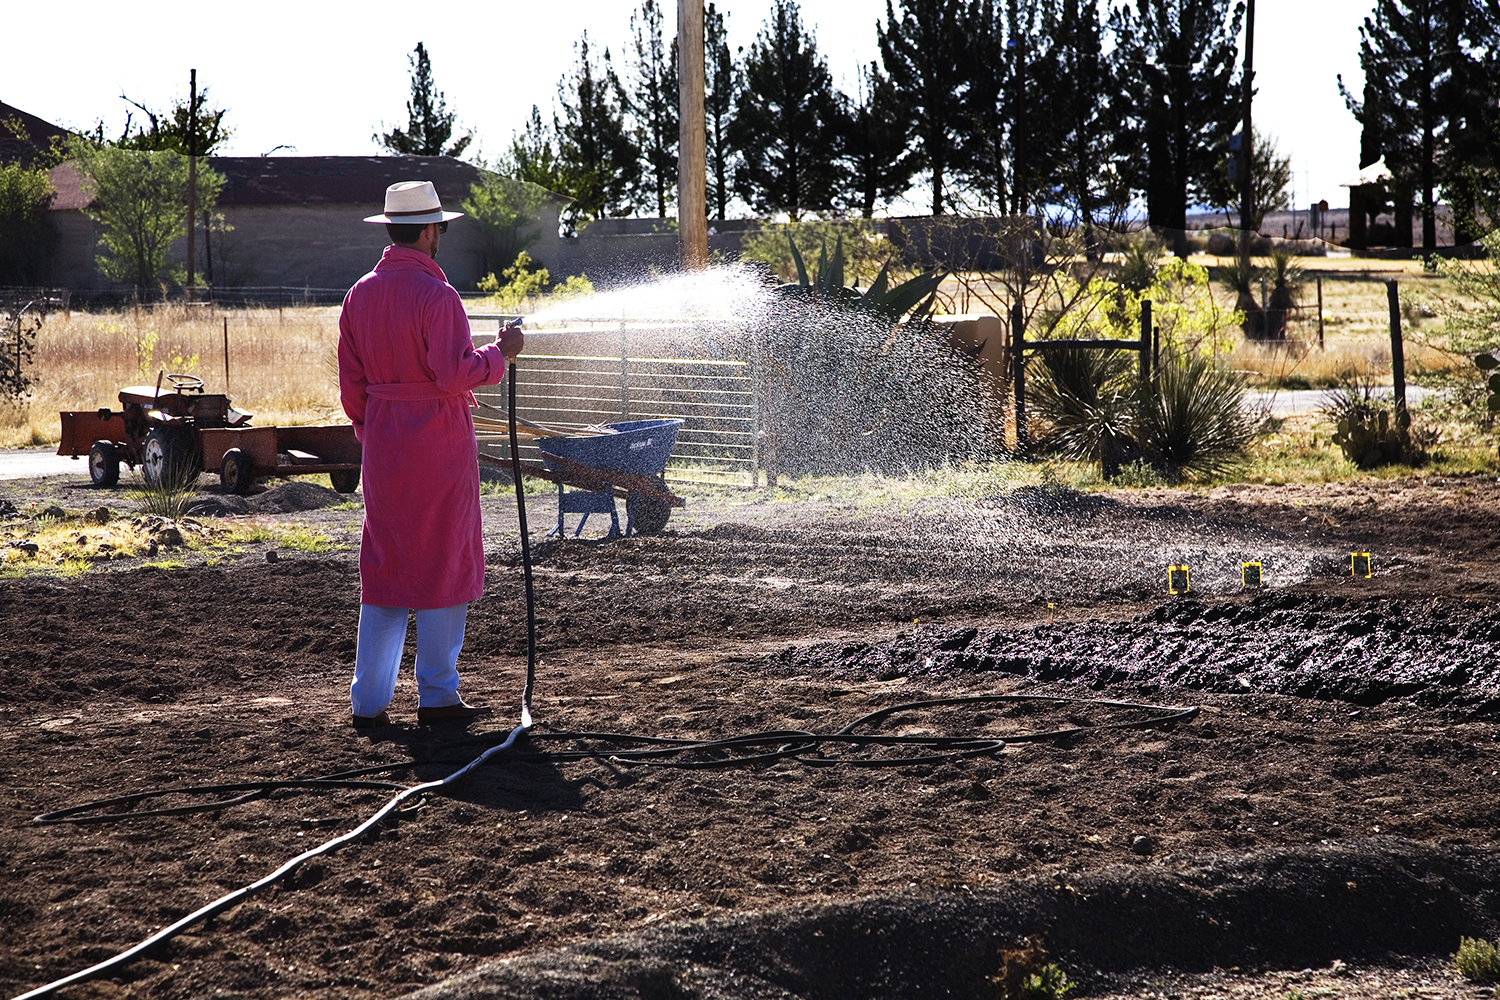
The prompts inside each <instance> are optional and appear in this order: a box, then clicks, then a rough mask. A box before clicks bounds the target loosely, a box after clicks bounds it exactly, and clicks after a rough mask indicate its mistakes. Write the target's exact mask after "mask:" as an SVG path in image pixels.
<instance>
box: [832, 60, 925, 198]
mask: <svg viewBox="0 0 1500 1000" xmlns="http://www.w3.org/2000/svg"><path fill="white" fill-rule="evenodd" d="M846 101H847V99H846ZM905 112H906V108H905V107H904V106H903V103H902V101H901V98H900V95H899V94H898V93H897V91H896V85H895V83H893V82H892V81H891V79H890V78H889V77H887V76H885V75H884V74H883V73H881V72H880V67H879V66H877V65H876V64H875V63H873V62H872V63H870V64H869V65H868V66H866V67H865V69H864V72H863V73H862V74H861V75H860V90H859V97H858V100H857V101H851V102H848V107H847V109H846V111H845V116H844V117H845V120H846V122H847V124H848V128H847V131H846V132H845V134H844V138H843V143H842V146H841V148H842V151H843V161H844V166H845V169H846V170H847V171H848V188H847V195H846V197H845V201H846V202H847V203H848V205H849V207H851V208H853V209H855V210H857V211H858V212H859V214H860V215H862V216H863V217H864V218H866V219H868V218H871V217H872V216H873V215H874V214H875V206H876V204H877V203H878V202H886V203H889V202H890V201H891V200H893V199H895V198H897V197H900V196H901V194H903V193H904V192H905V191H906V188H907V186H908V185H909V184H910V183H911V178H912V174H913V173H914V172H915V166H914V164H915V162H916V156H915V154H914V153H913V152H912V151H911V150H910V148H909V142H910V135H911V132H910V126H908V125H907V118H906V114H905Z"/></svg>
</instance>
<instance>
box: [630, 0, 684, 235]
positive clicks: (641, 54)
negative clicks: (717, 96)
mask: <svg viewBox="0 0 1500 1000" xmlns="http://www.w3.org/2000/svg"><path fill="white" fill-rule="evenodd" d="M630 34H631V49H632V55H633V57H634V58H633V59H632V60H631V68H632V70H633V71H634V72H633V77H632V80H631V90H630V95H629V96H630V105H629V108H630V112H631V114H632V115H633V116H634V118H635V120H636V125H637V129H638V131H639V134H640V144H641V157H642V160H643V165H644V167H645V170H644V171H643V179H644V184H643V185H642V188H643V193H644V194H646V195H648V196H649V197H654V199H655V201H656V216H657V218H659V219H664V218H666V217H667V203H668V202H672V201H676V200H677V138H678V135H677V133H678V128H677V117H678V116H677V39H676V37H675V36H674V37H673V38H672V40H671V41H670V43H669V42H668V41H666V39H665V38H664V37H663V35H662V12H661V4H660V3H659V2H658V0H641V5H640V7H639V8H637V9H636V10H635V12H634V13H632V14H631V15H630Z"/></svg>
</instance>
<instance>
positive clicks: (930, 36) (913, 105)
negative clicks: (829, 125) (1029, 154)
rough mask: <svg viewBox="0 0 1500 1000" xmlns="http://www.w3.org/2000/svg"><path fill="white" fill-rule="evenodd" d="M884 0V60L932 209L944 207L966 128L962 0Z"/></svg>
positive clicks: (879, 31) (880, 34)
mask: <svg viewBox="0 0 1500 1000" xmlns="http://www.w3.org/2000/svg"><path fill="white" fill-rule="evenodd" d="M899 2H900V7H901V10H900V13H899V14H898V13H897V12H896V10H895V8H894V7H893V6H892V4H891V0H886V8H885V10H886V23H885V24H884V25H883V26H881V25H877V26H876V33H877V35H878V38H879V42H880V59H881V62H882V64H883V65H884V67H885V72H886V74H887V75H888V76H889V77H890V80H891V84H892V86H893V87H894V90H895V92H896V93H898V94H900V95H901V96H902V98H904V102H905V105H906V107H905V109H904V110H905V117H906V120H908V121H910V122H912V123H914V127H913V133H914V137H915V139H916V143H917V148H918V150H919V151H920V155H921V163H922V166H923V167H924V168H925V169H926V171H927V173H928V175H929V177H930V180H931V190H932V214H933V215H942V214H943V212H944V209H945V208H946V203H945V197H946V191H945V189H944V185H945V184H946V183H947V181H948V179H949V170H950V162H949V161H950V157H951V156H952V152H953V150H954V149H955V148H956V146H957V145H958V142H957V140H958V137H959V135H960V133H961V131H962V128H963V124H964V118H963V114H964V112H963V104H962V99H963V95H964V91H965V85H966V82H967V79H968V77H967V75H966V74H967V69H968V65H967V59H966V44H965V30H964V23H963V13H964V4H963V0H899Z"/></svg>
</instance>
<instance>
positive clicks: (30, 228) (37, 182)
mask: <svg viewBox="0 0 1500 1000" xmlns="http://www.w3.org/2000/svg"><path fill="white" fill-rule="evenodd" d="M0 127H3V128H5V129H7V130H8V131H10V132H11V133H12V134H15V135H17V137H18V138H24V136H25V132H26V130H25V128H24V126H22V125H21V123H20V122H18V121H7V122H0ZM48 165H50V160H49V159H48V158H45V157H39V158H38V159H37V160H35V161H34V162H31V163H22V162H16V163H3V164H0V285H40V284H43V283H45V282H46V280H47V271H48V264H49V262H50V260H51V257H52V252H53V251H54V250H55V249H56V247H57V238H58V237H57V230H56V229H55V228H54V227H53V226H52V221H51V217H50V214H49V212H50V209H51V207H52V199H53V197H55V196H56V194H57V189H56V187H54V186H53V184H52V180H51V178H50V177H48V176H47V166H48Z"/></svg>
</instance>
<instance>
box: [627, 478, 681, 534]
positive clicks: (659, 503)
mask: <svg viewBox="0 0 1500 1000" xmlns="http://www.w3.org/2000/svg"><path fill="white" fill-rule="evenodd" d="M655 482H656V485H657V488H659V489H661V490H663V491H665V490H666V488H667V481H666V480H665V479H663V478H662V477H661V476H656V477H655ZM628 502H629V503H630V504H631V505H632V509H633V513H632V515H631V518H630V530H631V533H632V534H636V535H659V534H661V533H662V532H663V531H665V530H666V527H667V519H668V518H670V517H671V516H672V505H671V504H669V503H667V501H665V500H658V499H657V498H656V497H648V496H646V494H644V493H632V494H630V499H629V501H628Z"/></svg>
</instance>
